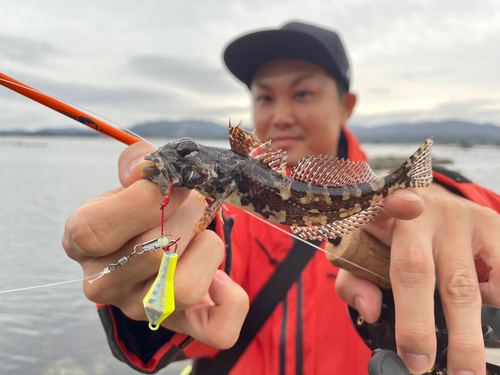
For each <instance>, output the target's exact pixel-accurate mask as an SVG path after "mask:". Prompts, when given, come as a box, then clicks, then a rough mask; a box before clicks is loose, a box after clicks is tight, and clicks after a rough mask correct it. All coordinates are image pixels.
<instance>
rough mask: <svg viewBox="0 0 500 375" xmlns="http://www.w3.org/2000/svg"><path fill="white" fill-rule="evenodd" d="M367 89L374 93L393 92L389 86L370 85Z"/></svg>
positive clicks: (385, 93) (384, 93)
mask: <svg viewBox="0 0 500 375" xmlns="http://www.w3.org/2000/svg"><path fill="white" fill-rule="evenodd" d="M366 91H367V92H368V93H369V94H374V95H387V94H389V93H390V92H391V89H390V88H389V87H370V88H369V89H368V90H366Z"/></svg>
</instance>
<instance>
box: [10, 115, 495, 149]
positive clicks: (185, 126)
mask: <svg viewBox="0 0 500 375" xmlns="http://www.w3.org/2000/svg"><path fill="white" fill-rule="evenodd" d="M350 129H351V130H352V131H353V132H354V134H355V135H356V136H357V137H358V138H359V139H360V141H362V142H383V143H420V142H423V141H424V140H426V139H427V138H429V137H434V142H436V143H460V144H463V145H473V144H489V145H491V144H494V145H500V127H498V126H495V125H492V124H487V125H479V124H473V123H470V122H464V121H442V122H421V123H415V124H408V123H406V124H395V125H385V126H379V127H376V128H365V127H361V126H356V125H350ZM130 130H131V131H133V132H134V133H137V134H139V135H140V136H142V137H144V138H146V139H147V138H153V137H164V138H173V139H176V138H181V137H191V138H194V139H227V125H218V124H216V123H213V122H208V121H197V120H185V121H157V122H147V123H142V124H137V125H134V126H133V127H131V128H130ZM247 130H251V129H247ZM0 135H32V136H37V135H44V136H50V135H53V136H96V135H98V133H97V132H95V131H93V130H91V129H90V128H87V127H85V126H80V127H67V128H46V129H41V130H38V131H35V132H29V131H26V130H11V131H0Z"/></svg>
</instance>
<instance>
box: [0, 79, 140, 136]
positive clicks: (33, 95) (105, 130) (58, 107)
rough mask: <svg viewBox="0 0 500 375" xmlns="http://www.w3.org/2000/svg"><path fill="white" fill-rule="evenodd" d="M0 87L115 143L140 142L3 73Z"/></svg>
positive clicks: (126, 133)
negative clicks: (47, 108) (109, 138)
mask: <svg viewBox="0 0 500 375" xmlns="http://www.w3.org/2000/svg"><path fill="white" fill-rule="evenodd" d="M0 85H2V86H5V87H7V88H9V89H11V90H13V91H15V92H17V93H18V94H21V95H24V96H26V97H27V98H30V99H31V100H34V101H35V102H38V103H40V104H43V105H44V106H46V107H49V108H51V109H53V110H54V111H57V112H59V113H61V114H63V115H65V116H68V117H69V118H71V119H73V120H75V121H78V122H80V123H82V124H83V125H86V126H88V127H89V128H91V129H93V130H95V131H98V132H99V133H102V134H104V135H107V136H108V137H111V138H114V139H116V140H117V141H120V142H123V143H125V144H126V145H131V144H133V143H137V142H141V141H142V139H140V138H139V137H138V136H137V135H135V134H131V133H128V132H126V131H124V130H121V129H118V128H117V127H115V126H112V125H110V124H107V123H106V122H104V121H101V120H99V119H97V118H95V117H94V116H91V115H89V114H88V113H86V112H83V111H81V110H80V109H78V108H75V107H74V106H72V105H70V104H68V103H65V102H63V101H62V100H59V99H56V98H53V97H51V96H49V95H47V94H44V93H43V92H41V91H38V90H36V89H34V88H32V87H30V86H28V85H26V84H24V83H22V82H19V81H17V80H15V79H14V78H11V77H9V76H7V75H5V74H3V73H0Z"/></svg>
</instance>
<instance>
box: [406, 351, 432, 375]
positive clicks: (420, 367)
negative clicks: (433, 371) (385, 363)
mask: <svg viewBox="0 0 500 375" xmlns="http://www.w3.org/2000/svg"><path fill="white" fill-rule="evenodd" d="M403 362H404V363H405V365H406V367H408V370H409V371H410V372H411V373H412V374H422V373H424V372H425V371H426V370H427V369H428V368H429V357H427V356H426V355H422V354H408V353H404V354H403Z"/></svg>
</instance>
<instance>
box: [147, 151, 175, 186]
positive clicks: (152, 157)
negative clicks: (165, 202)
mask: <svg viewBox="0 0 500 375" xmlns="http://www.w3.org/2000/svg"><path fill="white" fill-rule="evenodd" d="M144 160H148V161H152V162H153V163H154V164H155V165H154V166H155V167H156V169H158V171H159V173H158V174H162V175H163V176H164V177H165V179H166V180H167V182H168V183H169V184H172V185H174V186H175V185H177V184H179V183H180V182H181V178H180V174H179V173H177V171H176V170H175V168H174V167H173V165H172V164H170V163H165V161H164V160H163V158H162V156H161V155H159V154H158V151H155V152H152V153H151V154H147V155H146V156H144ZM154 182H157V181H154Z"/></svg>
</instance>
